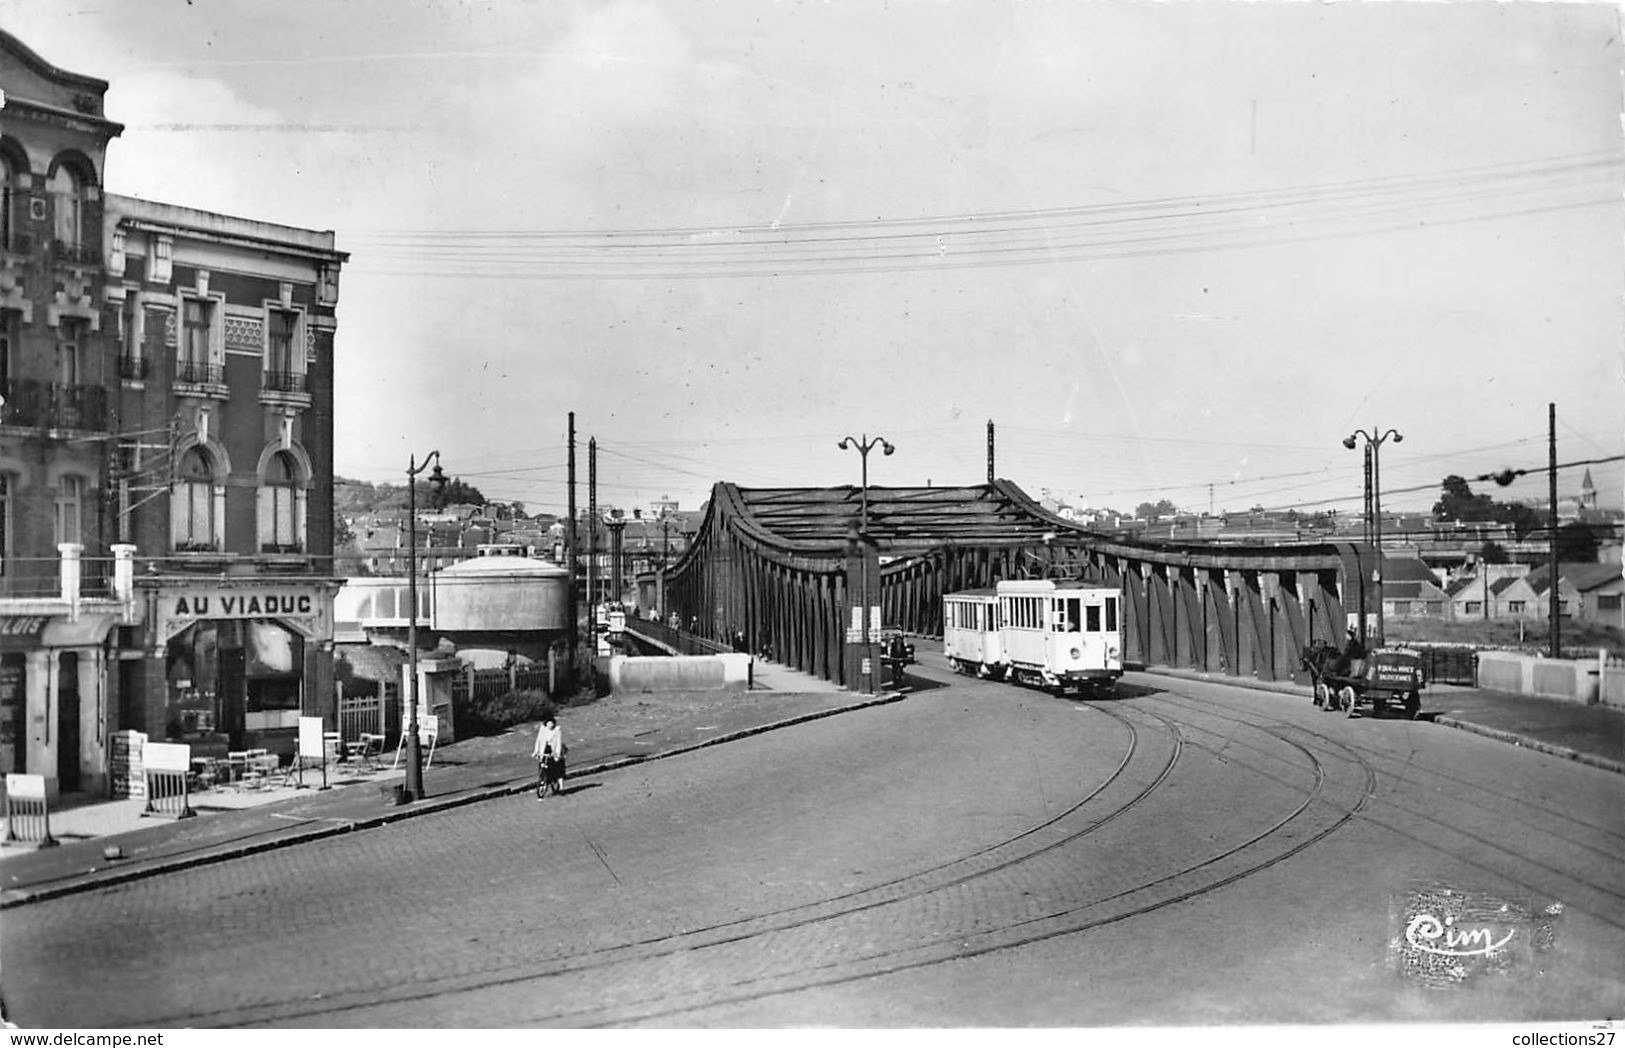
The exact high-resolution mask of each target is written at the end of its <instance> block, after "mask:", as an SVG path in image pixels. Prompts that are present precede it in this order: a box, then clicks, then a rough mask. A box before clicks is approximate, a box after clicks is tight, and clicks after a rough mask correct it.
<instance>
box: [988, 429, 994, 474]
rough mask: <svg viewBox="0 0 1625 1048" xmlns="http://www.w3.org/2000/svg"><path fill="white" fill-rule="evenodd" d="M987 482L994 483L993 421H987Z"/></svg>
mask: <svg viewBox="0 0 1625 1048" xmlns="http://www.w3.org/2000/svg"><path fill="white" fill-rule="evenodd" d="M987 482H988V483H989V484H991V483H993V420H992V419H988V420H987Z"/></svg>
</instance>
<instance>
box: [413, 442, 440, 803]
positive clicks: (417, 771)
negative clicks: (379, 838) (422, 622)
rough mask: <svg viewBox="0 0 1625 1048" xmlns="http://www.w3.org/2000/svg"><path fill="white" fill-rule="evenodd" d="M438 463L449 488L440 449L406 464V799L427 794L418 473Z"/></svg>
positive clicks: (433, 479) (433, 480) (436, 478)
mask: <svg viewBox="0 0 1625 1048" xmlns="http://www.w3.org/2000/svg"><path fill="white" fill-rule="evenodd" d="M430 462H433V463H434V472H433V473H431V474H429V483H430V484H431V485H433V486H434V489H435V491H436V492H437V493H438V492H442V491H444V490H445V489H446V474H445V472H444V471H442V470H441V468H440V452H439V451H438V450H437V451H431V452H429V453H428V454H427V455H425V456H424V458H423V462H422V463H419V462H418V460H417V456H415V455H414V456H412V458H411V459H410V461H409V462H408V463H407V466H406V600H407V612H406V659H407V663H408V673H409V674H410V677H411V684H410V685H408V687H409V689H410V693H411V694H410V702H411V712H410V713H409V714H407V725H406V731H407V737H406V800H409V801H415V800H418V799H419V798H421V797H422V796H423V750H422V746H421V744H420V743H419V742H418V494H417V476H418V474H419V473H422V472H423V471H424V470H425V469H428V468H429V463H430Z"/></svg>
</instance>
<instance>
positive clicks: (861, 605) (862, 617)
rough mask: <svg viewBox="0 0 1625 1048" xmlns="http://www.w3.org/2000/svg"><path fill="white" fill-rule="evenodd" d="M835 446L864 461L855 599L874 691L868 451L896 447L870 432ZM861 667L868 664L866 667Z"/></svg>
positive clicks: (867, 675)
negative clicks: (854, 454) (857, 581)
mask: <svg viewBox="0 0 1625 1048" xmlns="http://www.w3.org/2000/svg"><path fill="white" fill-rule="evenodd" d="M835 446H836V447H838V448H840V449H841V450H842V451H845V450H847V449H851V450H854V451H856V452H857V453H858V457H859V459H861V460H862V476H863V480H862V484H863V486H862V487H861V488H860V489H859V492H860V494H859V499H860V501H859V504H858V506H859V508H858V530H857V535H856V536H855V539H856V542H855V543H853V544H854V545H856V546H857V551H858V557H859V560H858V564H859V568H858V580H859V583H858V585H859V590H858V599H857V601H856V602H855V603H856V605H857V608H858V643H859V644H860V645H861V646H862V649H863V653H862V656H861V662H860V670H859V672H860V673H861V674H862V675H863V678H864V681H863V690H864V691H865V692H869V691H873V690H874V689H873V687H872V686H871V685H870V683H869V682H870V681H871V680H872V679H873V674H874V656H875V653H874V649H873V648H872V647H871V646H870V645H871V643H872V642H871V637H870V629H869V627H870V625H871V623H870V622H869V452H871V451H873V450H874V449H875V448H877V447H878V448H880V449H881V453H882V454H885V455H890V454H892V453H893V452H895V451H896V450H897V449H896V448H895V447H893V446H892V444H891V442H890V441H888V440H887V439H886V438H885V437H871V436H869V434H867V433H865V434H864V435H863V438H862V439H861V440H860V439H858V438H855V437H851V436H846V437H842V438H841V441H840V443H838V444H837V445H835ZM862 667H867V669H863V668H862Z"/></svg>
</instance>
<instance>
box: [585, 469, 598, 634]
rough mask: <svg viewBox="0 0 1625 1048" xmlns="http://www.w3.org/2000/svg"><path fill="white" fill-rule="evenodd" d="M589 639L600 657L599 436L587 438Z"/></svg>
mask: <svg viewBox="0 0 1625 1048" xmlns="http://www.w3.org/2000/svg"><path fill="white" fill-rule="evenodd" d="M587 640H588V641H590V642H591V647H592V650H591V651H589V652H588V653H587V657H588V658H590V659H596V658H597V657H598V438H597V437H588V438H587Z"/></svg>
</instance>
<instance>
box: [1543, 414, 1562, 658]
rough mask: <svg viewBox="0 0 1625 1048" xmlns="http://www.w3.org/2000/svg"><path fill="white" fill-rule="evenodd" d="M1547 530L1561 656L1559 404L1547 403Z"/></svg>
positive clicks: (1556, 650) (1555, 650)
mask: <svg viewBox="0 0 1625 1048" xmlns="http://www.w3.org/2000/svg"><path fill="white" fill-rule="evenodd" d="M1546 422H1547V437H1546V463H1547V465H1546V496H1547V510H1546V530H1547V532H1548V534H1549V538H1548V542H1549V544H1550V551H1549V553H1548V563H1549V564H1550V568H1549V570H1550V572H1551V576H1552V577H1551V583H1552V610H1551V616H1552V641H1551V648H1552V658H1554V659H1556V658H1561V655H1560V652H1561V651H1562V637H1561V636H1560V634H1559V627H1558V612H1559V610H1560V608H1561V603H1560V601H1559V598H1558V592H1557V404H1556V403H1550V404H1547V405H1546Z"/></svg>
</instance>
